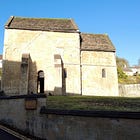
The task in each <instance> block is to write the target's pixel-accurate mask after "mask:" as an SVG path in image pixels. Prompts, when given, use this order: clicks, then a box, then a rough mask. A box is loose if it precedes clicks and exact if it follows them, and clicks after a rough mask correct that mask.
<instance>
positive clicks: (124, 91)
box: [119, 84, 140, 97]
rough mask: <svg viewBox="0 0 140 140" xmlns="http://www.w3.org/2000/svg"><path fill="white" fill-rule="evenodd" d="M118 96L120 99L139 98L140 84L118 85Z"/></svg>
mask: <svg viewBox="0 0 140 140" xmlns="http://www.w3.org/2000/svg"><path fill="white" fill-rule="evenodd" d="M119 95H120V96H122V97H140V84H119Z"/></svg>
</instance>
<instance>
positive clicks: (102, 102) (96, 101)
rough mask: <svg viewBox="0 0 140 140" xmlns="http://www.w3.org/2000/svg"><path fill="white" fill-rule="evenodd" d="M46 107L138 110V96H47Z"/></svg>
mask: <svg viewBox="0 0 140 140" xmlns="http://www.w3.org/2000/svg"><path fill="white" fill-rule="evenodd" d="M47 108H48V109H62V110H104V111H135V112H139V111H140V98H127V97H98V96H48V97H47Z"/></svg>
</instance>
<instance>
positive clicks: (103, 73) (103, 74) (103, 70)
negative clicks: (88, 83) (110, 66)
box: [102, 69, 106, 78]
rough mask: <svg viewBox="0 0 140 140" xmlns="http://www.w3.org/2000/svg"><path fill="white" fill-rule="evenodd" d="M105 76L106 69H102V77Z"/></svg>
mask: <svg viewBox="0 0 140 140" xmlns="http://www.w3.org/2000/svg"><path fill="white" fill-rule="evenodd" d="M105 77H106V71H105V69H102V78H105Z"/></svg>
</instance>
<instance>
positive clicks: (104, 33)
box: [81, 32, 108, 36]
mask: <svg viewBox="0 0 140 140" xmlns="http://www.w3.org/2000/svg"><path fill="white" fill-rule="evenodd" d="M81 34H89V35H106V36H108V34H107V33H87V32H84V33H83V32H81Z"/></svg>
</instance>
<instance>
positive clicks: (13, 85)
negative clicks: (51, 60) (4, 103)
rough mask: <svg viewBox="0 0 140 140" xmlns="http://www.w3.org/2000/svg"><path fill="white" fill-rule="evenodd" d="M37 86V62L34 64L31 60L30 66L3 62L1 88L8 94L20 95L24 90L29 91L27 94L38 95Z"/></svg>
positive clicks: (24, 63) (16, 62) (14, 62)
mask: <svg viewBox="0 0 140 140" xmlns="http://www.w3.org/2000/svg"><path fill="white" fill-rule="evenodd" d="M36 85H37V68H36V62H32V61H31V59H30V62H29V64H28V63H26V62H23V61H21V62H18V61H8V60H3V68H2V86H1V87H2V90H3V91H4V92H5V93H6V94H8V95H19V94H20V93H21V89H23V88H25V89H26V90H27V93H31V92H34V93H36V90H37V86H36ZM25 94H26V93H25Z"/></svg>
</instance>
